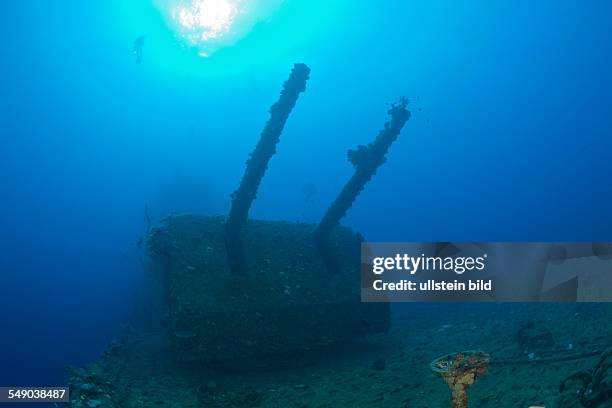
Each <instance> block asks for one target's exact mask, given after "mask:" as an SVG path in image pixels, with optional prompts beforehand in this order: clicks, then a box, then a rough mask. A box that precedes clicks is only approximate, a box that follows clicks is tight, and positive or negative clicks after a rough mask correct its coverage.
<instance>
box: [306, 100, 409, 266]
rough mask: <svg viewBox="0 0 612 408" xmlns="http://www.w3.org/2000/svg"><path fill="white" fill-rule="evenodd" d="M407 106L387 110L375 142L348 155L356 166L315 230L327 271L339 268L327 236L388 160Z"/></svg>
mask: <svg viewBox="0 0 612 408" xmlns="http://www.w3.org/2000/svg"><path fill="white" fill-rule="evenodd" d="M407 105H408V100H407V99H406V98H401V99H400V100H399V102H398V103H395V104H393V105H391V108H390V109H389V111H388V113H389V115H390V117H389V120H387V122H386V123H385V126H384V127H383V129H382V130H381V131H380V132H379V133H378V136H377V137H376V139H375V140H374V141H373V142H371V143H369V144H367V145H361V146H358V147H357V148H356V149H354V150H349V152H348V160H349V162H350V163H351V164H352V165H353V166H354V167H355V173H354V174H353V176H352V177H351V178H350V179H349V181H347V183H346V184H345V185H344V188H343V189H342V191H340V194H339V195H338V197H337V198H336V200H334V202H333V203H332V204H331V205H330V206H329V208H328V209H327V212H326V213H325V215H324V216H323V218H322V219H321V222H319V225H317V227H316V229H315V231H314V240H315V243H316V245H317V247H318V248H319V252H320V253H321V256H322V257H323V259H324V262H325V264H326V265H327V269H328V270H330V271H332V272H334V271H336V270H337V268H338V266H337V264H336V261H335V258H334V255H333V254H332V250H331V247H330V245H329V243H328V242H327V237H328V236H329V234H330V232H331V231H332V230H333V229H334V228H335V227H336V226H337V225H338V224H339V223H340V220H341V219H342V218H343V217H344V216H345V215H346V212H347V211H348V210H349V209H350V208H351V207H352V205H353V202H354V201H355V199H356V198H357V196H358V195H359V193H361V191H362V190H363V188H364V187H365V185H366V183H367V182H368V181H370V179H372V177H373V176H374V175H375V174H376V170H378V167H380V165H382V164H383V163H384V162H385V161H386V160H387V158H386V157H385V155H386V154H387V151H388V150H389V147H391V144H393V142H395V140H396V139H397V138H398V136H399V134H400V132H401V130H402V128H403V127H404V125H405V124H406V122H407V121H408V119H410V111H409V110H408V109H406V106H407Z"/></svg>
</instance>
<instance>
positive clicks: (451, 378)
mask: <svg viewBox="0 0 612 408" xmlns="http://www.w3.org/2000/svg"><path fill="white" fill-rule="evenodd" d="M489 361H490V356H489V355H488V354H487V353H485V352H482V351H465V352H460V353H454V354H448V355H446V356H442V357H439V358H437V359H435V360H434V361H432V362H431V365H430V368H431V370H432V371H433V372H434V373H436V374H438V375H440V376H441V377H442V378H443V379H444V381H446V383H447V384H448V387H449V388H450V390H451V393H452V405H451V406H452V407H453V408H467V406H468V394H467V390H468V388H469V387H470V385H472V384H473V383H474V381H476V378H478V377H480V376H482V375H484V374H486V373H487V369H488V367H489Z"/></svg>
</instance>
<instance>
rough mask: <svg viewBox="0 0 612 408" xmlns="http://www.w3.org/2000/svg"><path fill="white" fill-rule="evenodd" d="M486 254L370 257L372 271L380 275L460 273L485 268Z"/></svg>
mask: <svg viewBox="0 0 612 408" xmlns="http://www.w3.org/2000/svg"><path fill="white" fill-rule="evenodd" d="M486 260H487V254H483V255H482V256H479V257H472V256H458V257H451V256H447V257H441V256H425V254H421V255H420V256H409V255H408V254H397V255H395V256H394V257H375V258H373V259H372V272H373V273H374V274H376V275H381V274H382V273H384V272H385V271H392V270H396V271H404V272H406V273H409V274H410V275H414V274H416V273H417V272H419V271H452V272H455V273H456V274H457V275H462V274H463V273H465V272H466V271H474V270H475V271H482V270H484V269H485V266H486Z"/></svg>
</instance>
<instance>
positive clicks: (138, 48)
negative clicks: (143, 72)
mask: <svg viewBox="0 0 612 408" xmlns="http://www.w3.org/2000/svg"><path fill="white" fill-rule="evenodd" d="M144 42H145V36H144V35H141V36H140V37H138V38H137V39H136V41H134V54H136V64H140V63H141V62H142V48H143V47H144Z"/></svg>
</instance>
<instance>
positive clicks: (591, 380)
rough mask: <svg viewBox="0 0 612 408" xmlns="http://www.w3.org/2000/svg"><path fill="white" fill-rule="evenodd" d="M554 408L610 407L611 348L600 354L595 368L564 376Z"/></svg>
mask: <svg viewBox="0 0 612 408" xmlns="http://www.w3.org/2000/svg"><path fill="white" fill-rule="evenodd" d="M559 391H560V393H561V396H560V397H559V400H558V402H557V405H556V408H580V407H584V408H611V407H612V349H609V350H608V351H606V352H605V353H603V354H602V355H601V358H600V359H599V362H598V363H597V365H595V368H593V369H592V370H588V371H579V372H577V373H575V374H572V375H571V376H569V377H568V378H566V379H565V380H564V381H563V382H562V383H561V387H560V390H559Z"/></svg>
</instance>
